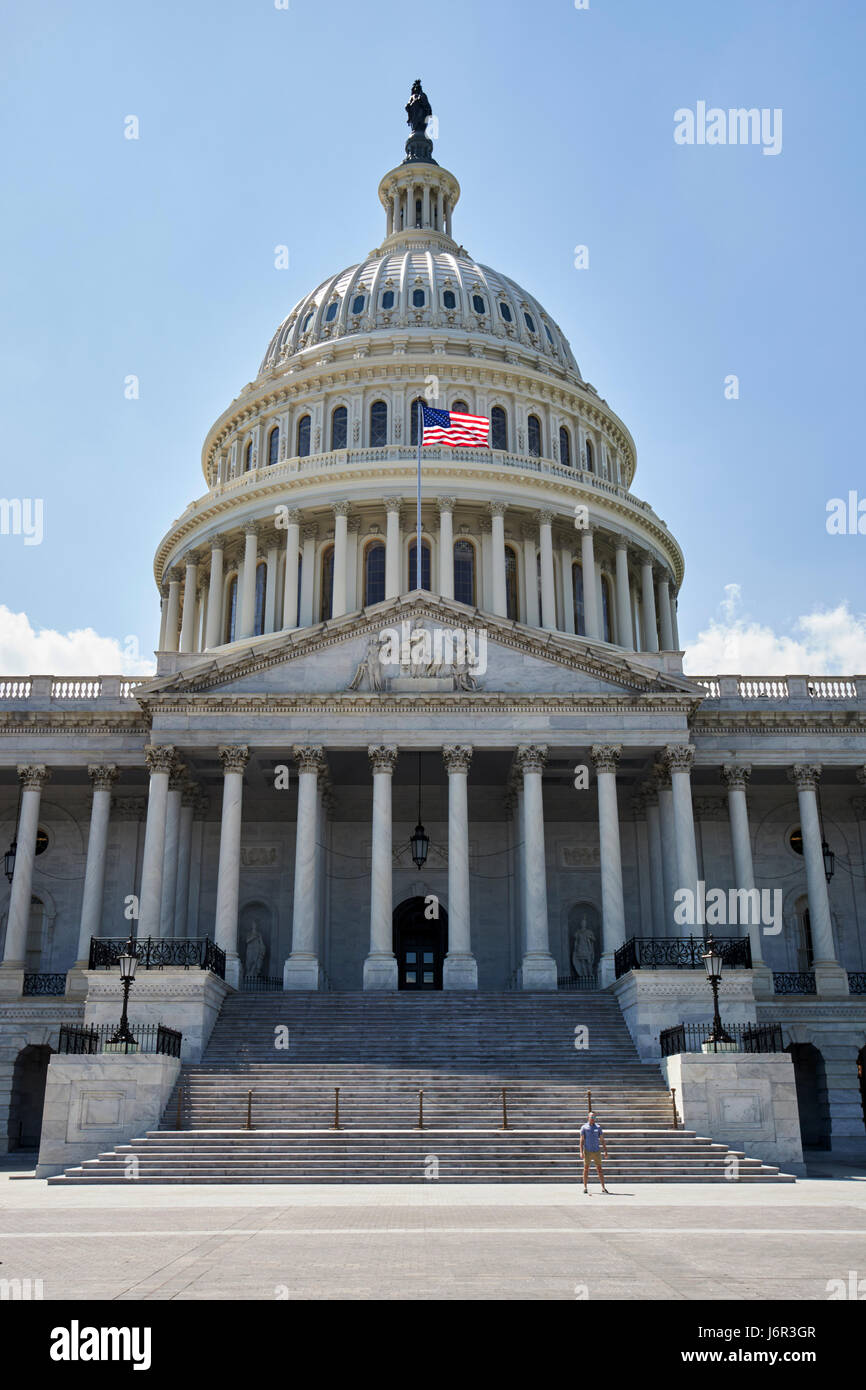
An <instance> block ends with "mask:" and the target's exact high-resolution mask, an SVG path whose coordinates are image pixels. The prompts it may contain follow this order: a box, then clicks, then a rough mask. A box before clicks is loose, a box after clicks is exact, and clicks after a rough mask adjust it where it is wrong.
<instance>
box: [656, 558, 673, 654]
mask: <svg viewBox="0 0 866 1390" xmlns="http://www.w3.org/2000/svg"><path fill="white" fill-rule="evenodd" d="M658 597H659V623H660V624H661V633H662V651H663V652H673V651H676V647H675V646H674V625H673V623H672V621H671V592H670V580H669V578H668V576H667V574H666V573H665V572H664V571H662V573H661V575H660V577H659V595H658Z"/></svg>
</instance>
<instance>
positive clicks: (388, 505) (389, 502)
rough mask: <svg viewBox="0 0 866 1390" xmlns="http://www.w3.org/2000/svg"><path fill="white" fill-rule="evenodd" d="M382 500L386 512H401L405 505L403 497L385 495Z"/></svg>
mask: <svg viewBox="0 0 866 1390" xmlns="http://www.w3.org/2000/svg"><path fill="white" fill-rule="evenodd" d="M382 502H383V504H384V507H385V511H386V512H399V510H400V508H401V507H402V505H403V498H402V497H383V498H382Z"/></svg>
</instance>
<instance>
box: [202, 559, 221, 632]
mask: <svg viewBox="0 0 866 1390" xmlns="http://www.w3.org/2000/svg"><path fill="white" fill-rule="evenodd" d="M223 555H224V551H223V541H222V538H220V539H219V540H218V541H214V543H213V545H212V546H211V552H210V578H209V579H208V590H207V628H206V630H205V639H204V640H205V648H206V649H207V650H210V649H211V648H212V647H218V646H220V644H221V643H222V640H223V621H222V619H223Z"/></svg>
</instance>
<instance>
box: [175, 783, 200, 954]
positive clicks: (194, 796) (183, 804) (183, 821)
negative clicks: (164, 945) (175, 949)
mask: <svg viewBox="0 0 866 1390" xmlns="http://www.w3.org/2000/svg"><path fill="white" fill-rule="evenodd" d="M199 796H200V790H199V788H198V787H197V786H196V785H195V784H194V783H192V782H187V783H186V784H185V786H184V788H183V791H182V792H181V794H180V826H179V828H178V836H177V876H176V886H175V892H174V913H173V920H174V929H173V931H172V935H173V936H186V935H187V933H188V928H187V918H188V916H189V868H190V860H191V857H192V818H193V813H194V811H195V807H196V803H197V801H198V799H199ZM190 934H191V935H192V936H195V932H192V933H190Z"/></svg>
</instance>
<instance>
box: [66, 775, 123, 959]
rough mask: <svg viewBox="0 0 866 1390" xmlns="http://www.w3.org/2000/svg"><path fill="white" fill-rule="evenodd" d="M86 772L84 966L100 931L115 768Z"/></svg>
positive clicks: (81, 944)
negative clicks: (88, 790)
mask: <svg viewBox="0 0 866 1390" xmlns="http://www.w3.org/2000/svg"><path fill="white" fill-rule="evenodd" d="M87 775H88V777H89V778H90V781H91V784H92V786H93V797H92V800H91V803H90V833H89V835H88V837H87V859H86V861H85V865H84V891H83V892H82V895H81V917H80V919H79V921H80V925H79V929H78V958H77V960H76V966H77V967H78V968H79V969H82V970H83V969H86V967H87V962H88V960H89V959H90V938H91V937H92V936H99V935H100V928H101V926H102V900H103V895H104V891H105V859H106V851H107V848H108V823H109V820H110V817H111V790H112V787H113V786H114V783H115V782H116V780H117V777H118V769H117V768H116V767H115V766H113V764H111V763H106V764H105V765H104V766H103V765H99V766H95V765H93V766H90V767H88V769H87Z"/></svg>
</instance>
